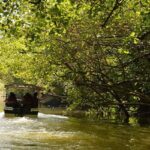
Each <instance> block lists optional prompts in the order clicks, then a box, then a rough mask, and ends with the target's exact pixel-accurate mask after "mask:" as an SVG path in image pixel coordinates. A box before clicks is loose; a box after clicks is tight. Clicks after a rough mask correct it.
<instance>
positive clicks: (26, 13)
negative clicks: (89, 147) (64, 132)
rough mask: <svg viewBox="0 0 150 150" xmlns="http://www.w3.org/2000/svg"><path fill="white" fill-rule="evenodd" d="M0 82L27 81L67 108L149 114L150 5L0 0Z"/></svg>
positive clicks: (130, 0) (113, 0) (121, 0)
mask: <svg viewBox="0 0 150 150" xmlns="http://www.w3.org/2000/svg"><path fill="white" fill-rule="evenodd" d="M0 17H1V19H0V60H1V63H0V79H1V81H2V82H3V83H12V82H15V83H31V84H35V85H38V86H41V87H43V88H44V90H45V92H51V93H54V94H57V95H60V96H62V97H65V101H67V104H68V105H67V106H68V110H69V111H70V110H74V109H81V110H85V111H87V112H88V114H89V115H96V116H103V117H105V116H112V114H113V116H114V115H115V117H116V118H118V117H120V118H121V119H123V120H124V121H125V122H128V119H129V117H130V116H133V115H134V116H138V117H139V118H145V117H146V118H147V117H149V115H150V1H148V0H136V1H135V0H80V1H78V0H76V1H73V0H20V1H17V0H1V1H0Z"/></svg>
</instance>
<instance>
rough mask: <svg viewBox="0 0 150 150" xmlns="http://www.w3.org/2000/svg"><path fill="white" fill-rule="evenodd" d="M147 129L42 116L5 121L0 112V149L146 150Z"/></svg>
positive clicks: (149, 137)
mask: <svg viewBox="0 0 150 150" xmlns="http://www.w3.org/2000/svg"><path fill="white" fill-rule="evenodd" d="M149 129H150V127H140V126H138V125H136V126H129V125H121V124H113V123H108V122H104V121H97V122H96V121H88V120H83V119H75V118H68V117H65V116H61V115H50V114H44V113H39V115H38V118H27V117H22V118H19V117H16V118H6V117H4V113H3V112H1V113H0V149H2V150H5V149H6V150H17V149H19V150H20V149H24V150H28V149H29V150H30V149H31V150H34V149H35V150H36V149H39V150H41V149H43V150H72V149H74V150H149V149H150V130H149Z"/></svg>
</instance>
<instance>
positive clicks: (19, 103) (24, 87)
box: [4, 84, 41, 117]
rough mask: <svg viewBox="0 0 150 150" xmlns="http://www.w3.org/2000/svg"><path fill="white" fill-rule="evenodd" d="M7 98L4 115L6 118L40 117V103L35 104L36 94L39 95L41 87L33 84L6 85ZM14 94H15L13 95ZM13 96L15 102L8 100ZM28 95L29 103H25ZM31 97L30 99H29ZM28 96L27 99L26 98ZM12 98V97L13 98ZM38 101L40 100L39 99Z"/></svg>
mask: <svg viewBox="0 0 150 150" xmlns="http://www.w3.org/2000/svg"><path fill="white" fill-rule="evenodd" d="M5 89H6V98H5V107H4V114H5V117H12V116H15V117H24V116H27V117H37V116H38V112H39V110H38V101H37V102H36V103H37V104H34V103H33V102H34V101H33V100H34V93H36V95H37V94H39V91H40V89H41V88H40V87H38V86H35V85H31V84H8V85H5ZM12 93H13V94H12ZM10 95H11V96H12V95H13V96H14V97H15V102H14V100H11V101H10V100H9V101H8V99H9V98H10V97H11V96H10ZM26 95H28V99H27V100H28V101H27V102H28V103H25V100H26V99H25V98H27V96H26ZM29 95H30V97H29ZM25 96H26V97H25ZM11 98H12V97H11ZM37 100H38V99H37Z"/></svg>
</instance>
